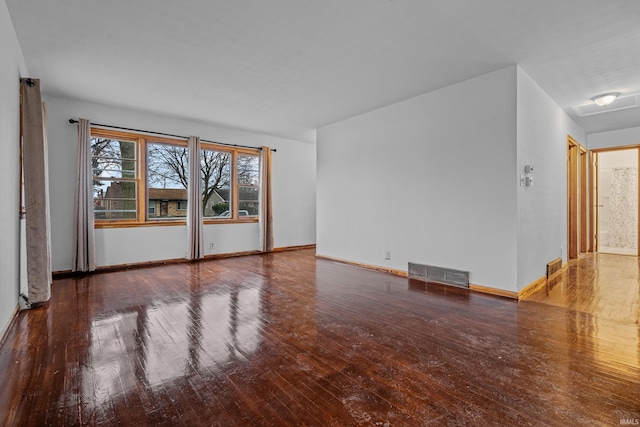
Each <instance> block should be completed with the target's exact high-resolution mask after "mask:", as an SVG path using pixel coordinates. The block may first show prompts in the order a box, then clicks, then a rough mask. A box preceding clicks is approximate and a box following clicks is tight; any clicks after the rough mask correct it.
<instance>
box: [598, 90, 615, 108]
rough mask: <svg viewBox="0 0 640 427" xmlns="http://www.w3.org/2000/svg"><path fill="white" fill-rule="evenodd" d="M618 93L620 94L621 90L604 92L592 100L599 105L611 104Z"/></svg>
mask: <svg viewBox="0 0 640 427" xmlns="http://www.w3.org/2000/svg"><path fill="white" fill-rule="evenodd" d="M618 95H620V92H611V93H603V94H602V95H598V96H594V97H593V98H591V100H592V101H593V102H595V103H596V104H598V105H599V106H601V107H604V106H605V105H609V104H611V103H612V102H613V101H614V100H615V99H616V98H617V97H618Z"/></svg>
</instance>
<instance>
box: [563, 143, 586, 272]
mask: <svg viewBox="0 0 640 427" xmlns="http://www.w3.org/2000/svg"><path fill="white" fill-rule="evenodd" d="M584 153H587V149H586V148H584V147H583V146H582V145H580V143H579V142H578V141H577V140H576V139H575V138H573V137H572V136H571V135H567V259H568V260H569V259H575V258H578V255H580V250H581V248H582V246H583V245H581V242H580V237H581V236H583V235H584V236H585V239H586V235H587V234H586V231H585V229H586V227H587V218H586V212H587V208H586V206H587V205H586V203H585V202H586V194H587V193H586V191H587V190H586V183H587V176H586V173H587V171H586V164H587V163H586V159H587V157H586V156H584V157H583V154H584ZM582 163H584V166H583V167H580V166H581V164H582ZM581 190H582V197H581V194H580V193H581ZM582 199H585V200H584V201H583V200H582ZM583 243H585V242H583ZM584 248H585V252H586V248H587V246H586V245H584Z"/></svg>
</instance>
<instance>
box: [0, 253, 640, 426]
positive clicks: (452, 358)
mask: <svg viewBox="0 0 640 427" xmlns="http://www.w3.org/2000/svg"><path fill="white" fill-rule="evenodd" d="M631 259H632V260H633V262H631V263H630V264H628V265H627V264H626V263H625V264H624V271H618V270H619V268H620V265H619V264H618V262H619V260H618V257H613V256H610V257H601V256H600V257H598V258H597V262H595V261H594V262H592V261H591V260H590V259H585V261H586V262H585V264H584V266H583V265H582V264H577V267H576V268H577V270H575V271H576V274H573V273H571V271H573V270H569V271H568V273H567V274H565V275H564V277H565V279H564V280H565V281H566V283H564V284H563V283H560V284H556V286H555V288H549V289H547V290H543V291H542V293H544V294H549V295H550V296H551V297H550V298H551V299H553V295H555V292H557V291H554V290H553V289H561V288H563V287H564V288H573V289H574V290H575V292H576V294H575V295H574V298H575V300H576V301H577V300H581V299H585V300H586V299H589V298H590V299H599V298H601V297H599V296H598V287H599V286H601V283H602V280H609V279H604V278H603V274H604V272H605V271H608V270H609V269H610V270H611V271H618V273H616V274H619V275H620V278H622V277H624V278H625V279H624V283H625V286H630V287H631V288H632V289H631V290H629V291H628V292H626V291H625V292H626V293H625V294H624V295H631V296H633V295H635V298H636V300H635V301H636V305H634V306H631V307H630V308H629V307H628V306H626V305H625V304H627V303H629V300H628V299H627V298H626V297H625V300H624V301H620V302H618V304H619V309H618V310H616V309H615V306H616V302H615V298H614V297H612V298H614V299H613V302H611V304H612V305H611V308H610V309H603V310H595V311H594V312H589V311H588V310H587V309H589V308H590V307H596V306H599V305H598V304H597V303H596V302H594V303H588V302H587V301H585V302H581V303H579V304H578V303H576V304H575V305H572V304H569V305H565V306H559V305H562V304H559V303H557V301H556V305H552V304H547V303H541V302H535V301H521V302H519V303H517V302H514V301H512V300H509V299H505V298H499V297H493V296H489V295H483V294H478V293H473V292H468V291H464V290H458V289H455V288H446V287H442V286H437V285H428V286H427V285H425V284H422V283H419V282H409V281H408V280H407V279H403V278H401V277H397V276H393V275H390V274H385V273H380V272H375V271H370V270H366V269H362V268H358V267H353V266H348V265H343V264H339V263H335V262H331V261H327V260H317V259H316V258H315V257H314V252H313V250H302V251H295V252H282V253H277V254H270V255H256V256H246V257H238V258H230V259H224V260H217V261H205V262H201V263H195V264H174V265H167V266H163V267H152V268H143V269H137V270H129V271H122V272H111V273H104V274H95V275H92V276H88V277H83V278H68V279H60V280H56V281H55V282H54V286H53V291H52V292H53V296H52V300H51V303H50V305H49V306H48V307H42V308H38V309H34V310H30V311H24V312H21V313H20V314H19V317H18V319H17V321H16V323H15V324H14V326H13V327H12V328H11V330H10V331H9V333H8V335H7V339H6V340H5V342H4V344H3V345H2V347H1V348H0V384H1V388H0V424H1V425H7V426H13V425H15V426H45V425H63V426H69V425H134V426H144V425H171V426H173V425H177V426H197V425H207V426H208V425H219V426H235V425H238V426H243V425H256V426H261V425H264V426H423V425H428V426H430V425H433V426H441V425H474V426H475V425H478V426H486V425H499V426H507V425H531V426H567V425H621V424H622V423H623V422H627V421H631V422H633V421H635V420H638V422H640V331H639V328H638V321H637V319H638V312H639V310H640V309H639V308H638V305H637V296H638V293H639V291H638V289H639V288H638V283H639V280H638V279H639V274H638V261H637V258H631ZM581 261H582V260H581ZM634 263H635V264H634ZM634 266H635V267H634ZM589 269H591V270H593V271H592V273H588V271H589ZM578 272H581V273H579V274H578ZM612 274H613V273H612ZM615 277H618V276H615ZM627 279H628V280H627ZM612 280H614V281H615V280H618V279H612ZM544 296H548V295H544ZM535 297H536V298H538V297H539V295H536V296H535ZM567 298H568V299H570V298H571V297H567ZM567 298H565V299H567ZM540 299H542V300H544V299H545V298H540ZM585 310H586V311H585ZM623 311H624V312H627V311H628V312H629V315H624V316H619V314H620V312H623Z"/></svg>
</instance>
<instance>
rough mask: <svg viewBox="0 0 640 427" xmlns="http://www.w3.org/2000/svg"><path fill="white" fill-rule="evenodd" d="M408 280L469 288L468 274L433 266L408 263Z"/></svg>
mask: <svg viewBox="0 0 640 427" xmlns="http://www.w3.org/2000/svg"><path fill="white" fill-rule="evenodd" d="M409 278H410V279H416V280H421V281H423V282H437V283H444V284H446V285H453V286H460V287H463V288H468V287H469V272H468V271H460V270H452V269H450V268H442V267H436V266H433V265H423V264H416V263H413V262H410V263H409Z"/></svg>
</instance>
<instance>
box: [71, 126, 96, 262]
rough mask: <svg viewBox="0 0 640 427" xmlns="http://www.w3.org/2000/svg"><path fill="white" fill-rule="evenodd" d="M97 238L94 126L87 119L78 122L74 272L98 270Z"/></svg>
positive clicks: (74, 207) (74, 208) (74, 209)
mask: <svg viewBox="0 0 640 427" xmlns="http://www.w3.org/2000/svg"><path fill="white" fill-rule="evenodd" d="M94 235H95V233H94V220H93V171H92V170H91V123H90V122H89V120H87V119H80V120H79V123H78V157H77V161H76V191H75V203H74V206H73V253H72V260H71V270H72V271H81V272H89V271H94V270H95V269H96V256H95V237H94Z"/></svg>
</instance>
